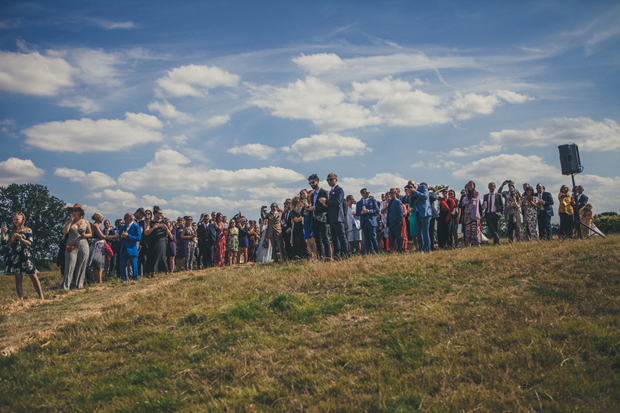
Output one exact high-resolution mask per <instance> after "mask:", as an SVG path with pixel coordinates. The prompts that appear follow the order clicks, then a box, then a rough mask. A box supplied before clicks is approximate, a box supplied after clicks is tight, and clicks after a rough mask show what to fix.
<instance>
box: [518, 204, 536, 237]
mask: <svg viewBox="0 0 620 413" xmlns="http://www.w3.org/2000/svg"><path fill="white" fill-rule="evenodd" d="M534 199H535V198H534V197H532V196H526V197H524V198H523V204H522V206H521V208H523V217H524V219H523V221H524V222H523V224H524V225H525V231H526V232H527V234H528V235H529V237H530V241H536V240H538V203H537V202H536V201H534ZM536 199H537V198H536Z"/></svg>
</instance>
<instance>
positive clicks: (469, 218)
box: [461, 181, 482, 246]
mask: <svg viewBox="0 0 620 413" xmlns="http://www.w3.org/2000/svg"><path fill="white" fill-rule="evenodd" d="M465 190H466V193H465V196H463V197H462V198H461V205H463V208H464V211H465V220H464V224H465V232H464V233H463V238H464V240H465V245H467V246H471V245H472V244H473V245H475V246H480V244H481V243H482V231H481V226H480V208H479V207H480V192H478V191H476V183H475V182H474V181H469V182H468V183H467V185H465Z"/></svg>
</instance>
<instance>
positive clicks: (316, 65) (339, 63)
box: [293, 53, 346, 75]
mask: <svg viewBox="0 0 620 413" xmlns="http://www.w3.org/2000/svg"><path fill="white" fill-rule="evenodd" d="M293 62H295V63H297V64H298V65H299V66H300V67H301V68H303V69H304V70H306V71H308V72H310V74H311V75H319V74H321V73H323V72H327V71H330V70H334V69H343V68H345V67H346V64H345V63H344V61H343V60H342V59H341V58H340V56H338V55H337V54H335V53H317V54H313V55H309V56H306V55H305V54H303V53H302V54H301V56H299V57H295V58H293Z"/></svg>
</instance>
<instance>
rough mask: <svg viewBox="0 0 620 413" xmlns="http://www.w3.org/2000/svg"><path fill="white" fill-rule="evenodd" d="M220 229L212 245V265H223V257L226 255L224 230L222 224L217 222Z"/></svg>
mask: <svg viewBox="0 0 620 413" xmlns="http://www.w3.org/2000/svg"><path fill="white" fill-rule="evenodd" d="M218 225H219V226H220V229H221V230H222V231H221V232H220V235H218V236H217V239H216V240H215V244H214V245H213V265H217V266H218V267H222V266H223V265H224V258H225V257H226V231H225V230H224V226H223V225H221V224H218Z"/></svg>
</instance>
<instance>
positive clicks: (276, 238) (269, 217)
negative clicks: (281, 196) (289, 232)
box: [260, 202, 286, 262]
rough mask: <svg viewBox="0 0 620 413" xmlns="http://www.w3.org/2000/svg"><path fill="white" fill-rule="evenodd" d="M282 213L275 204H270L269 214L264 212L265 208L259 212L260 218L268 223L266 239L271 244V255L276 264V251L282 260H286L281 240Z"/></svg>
mask: <svg viewBox="0 0 620 413" xmlns="http://www.w3.org/2000/svg"><path fill="white" fill-rule="evenodd" d="M283 212H284V211H282V210H281V209H280V208H278V204H276V203H275V202H274V203H273V204H271V212H269V213H268V212H267V211H265V207H262V208H261V210H260V213H261V218H262V219H263V221H266V222H267V223H268V225H267V239H268V240H269V243H270V244H271V254H272V258H273V260H274V261H275V262H278V251H279V252H280V256H281V258H282V260H286V250H285V249H284V245H283V244H284V242H283V240H282V214H283Z"/></svg>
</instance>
